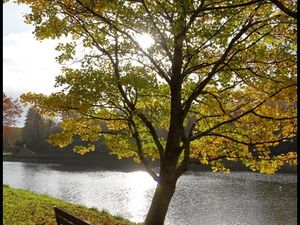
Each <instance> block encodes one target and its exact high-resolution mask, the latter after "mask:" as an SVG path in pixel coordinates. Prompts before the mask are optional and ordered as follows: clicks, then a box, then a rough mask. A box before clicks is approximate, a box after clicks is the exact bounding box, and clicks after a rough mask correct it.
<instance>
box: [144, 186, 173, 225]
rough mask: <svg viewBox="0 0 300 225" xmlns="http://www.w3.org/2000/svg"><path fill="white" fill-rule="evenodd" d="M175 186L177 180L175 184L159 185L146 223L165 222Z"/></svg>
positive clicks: (153, 224) (149, 224) (150, 224)
mask: <svg viewBox="0 0 300 225" xmlns="http://www.w3.org/2000/svg"><path fill="white" fill-rule="evenodd" d="M175 186H176V182H175V183H174V184H164V185H161V184H158V185H157V187H156V190H155V194H154V197H153V199H152V203H151V206H150V209H149V211H148V214H147V217H146V221H145V225H163V224H164V221H165V217H166V214H167V211H168V207H169V204H170V202H171V198H172V196H173V194H174V192H175Z"/></svg>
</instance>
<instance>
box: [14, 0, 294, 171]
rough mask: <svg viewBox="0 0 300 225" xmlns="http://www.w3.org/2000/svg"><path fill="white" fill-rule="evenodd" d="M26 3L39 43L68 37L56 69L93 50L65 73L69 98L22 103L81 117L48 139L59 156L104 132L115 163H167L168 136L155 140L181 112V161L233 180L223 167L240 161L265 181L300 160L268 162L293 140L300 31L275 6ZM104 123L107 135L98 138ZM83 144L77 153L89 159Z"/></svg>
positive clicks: (35, 97)
mask: <svg viewBox="0 0 300 225" xmlns="http://www.w3.org/2000/svg"><path fill="white" fill-rule="evenodd" d="M19 2H24V3H27V4H29V5H31V7H32V13H31V14H29V15H27V22H29V23H32V24H33V25H35V28H36V30H35V34H36V37H37V38H38V39H45V38H58V37H60V36H63V35H69V36H70V37H72V38H73V40H74V41H73V42H70V43H67V44H60V45H59V46H58V48H57V49H58V50H60V51H61V52H62V54H61V56H60V57H58V61H59V62H64V61H69V60H75V59H76V57H79V56H78V54H76V52H77V51H79V50H78V48H79V46H80V45H81V44H82V45H83V46H84V47H85V48H86V49H88V51H87V53H85V54H84V55H81V57H82V59H81V67H80V68H77V69H75V68H64V69H63V74H62V75H60V76H58V77H57V86H62V87H65V89H64V90H63V91H61V92H58V93H54V94H52V95H50V96H44V95H41V94H32V93H28V94H26V95H24V96H23V100H24V101H27V102H31V103H34V104H35V107H36V109H37V110H39V111H40V112H41V113H44V114H48V115H54V114H56V115H57V114H59V113H62V112H72V113H74V112H76V113H78V117H77V118H70V119H66V120H64V122H63V123H62V125H61V127H62V129H63V131H62V132H61V133H60V134H58V135H55V136H53V138H52V142H53V143H56V144H57V145H58V146H60V147H63V146H65V145H68V144H70V143H71V142H72V140H73V137H74V135H79V136H80V137H81V138H82V140H84V141H87V142H93V141H96V140H97V139H98V138H99V134H101V133H103V135H104V136H105V138H106V140H107V145H109V147H110V148H111V150H112V152H113V153H115V154H117V155H119V156H120V157H134V158H136V160H137V161H139V160H142V161H145V159H146V158H149V159H158V158H163V156H164V152H165V151H166V148H168V145H165V143H166V142H167V141H168V140H169V142H170V140H171V136H172V135H169V139H167V140H166V139H163V138H160V137H158V136H157V134H156V130H157V129H159V128H162V129H164V130H166V131H167V132H168V131H169V133H170V131H171V130H172V129H173V128H172V126H173V124H174V123H175V121H172V120H173V118H172V116H173V114H174V115H177V114H178V115H177V116H178V117H177V121H176V122H177V123H179V124H178V126H175V125H174V129H178V132H179V130H181V131H180V132H181V134H180V138H179V139H178V140H177V141H176V142H177V143H172V145H174V146H181V147H180V150H179V152H180V153H181V155H182V157H184V155H185V154H186V156H185V157H184V158H189V157H192V158H197V159H199V161H200V162H202V163H204V164H206V163H210V164H211V165H212V167H213V168H214V170H216V171H218V170H222V171H227V169H225V168H223V164H222V159H227V160H237V159H240V160H241V161H242V162H244V164H245V165H246V166H249V167H250V168H253V169H254V170H260V171H261V172H270V173H273V172H274V171H276V170H277V169H278V168H280V166H281V165H282V164H283V163H285V162H287V161H284V160H282V159H283V158H285V157H288V158H289V159H290V161H289V162H295V156H296V155H295V153H293V154H292V153H291V154H290V155H289V156H287V155H286V156H285V157H273V158H271V157H269V147H270V146H272V145H277V144H278V143H279V142H280V141H283V140H289V139H291V138H294V137H295V133H296V94H295V93H296V86H295V85H296V66H295V61H296V53H295V49H294V47H293V46H295V45H296V42H295V41H296V40H295V38H294V37H295V29H296V27H295V26H296V23H295V21H294V20H293V18H292V17H289V16H288V15H286V14H285V13H284V12H282V11H280V10H278V8H276V7H275V6H274V5H273V4H271V3H268V2H260V1H258V3H253V4H250V3H249V5H248V4H247V3H245V2H238V1H234V2H232V4H233V6H229V5H226V3H225V2H224V3H215V2H212V3H206V4H205V3H204V2H201V4H198V5H197V3H193V2H190V1H184V2H181V3H180V1H179V2H178V3H176V2H174V3H171V2H167V1H166V2H158V1H152V2H144V1H134V2H132V1H121V2H120V1H112V2H111V1H110V2H108V1H99V2H97V3H96V2H90V1H74V2H73V1H67V0H65V1H63V0H62V1H56V2H55V4H52V3H51V4H50V2H47V1H38V2H36V1H29V0H22V1H19ZM129 2H130V3H129ZM238 3H240V4H238ZM293 4H294V3H293V2H292V1H289V2H288V3H286V7H290V8H293V7H294V5H293ZM133 12H134V13H133ZM199 28H201V29H199ZM135 33H148V34H150V35H151V36H152V37H153V38H154V40H155V43H154V45H153V46H152V47H150V48H149V49H143V48H141V47H140V46H139V43H138V41H137V40H136V39H135V38H134V37H135V36H134V34H135ZM176 104H177V105H176ZM175 105H176V107H175ZM175 111H176V112H177V113H176V112H175ZM175 117H176V116H175ZM175 117H174V118H175ZM99 121H105V122H106V123H107V126H108V128H109V132H101V127H100V126H99ZM175 127H176V128H175ZM178 127H180V128H178ZM182 132H184V134H182ZM88 146H89V147H84V146H76V147H75V148H74V149H75V150H77V151H78V152H80V153H85V152H88V151H91V150H93V147H92V144H89V145H88ZM188 146H190V147H188ZM248 146H255V148H252V150H250V148H249V147H248ZM189 148H190V149H189ZM253 149H254V150H253ZM291 150H292V149H291ZM170 151H174V150H170ZM253 151H254V152H255V153H254V152H253ZM256 153H257V154H256ZM254 155H257V156H258V157H254ZM182 157H181V159H182ZM290 157H292V158H290ZM179 158H180V157H179ZM180 162H184V161H180V160H179V161H178V163H177V165H178V167H179V166H180ZM182 165H183V164H182ZM264 167H268V168H269V167H270V168H272V169H265V168H264Z"/></svg>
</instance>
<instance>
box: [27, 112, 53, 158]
mask: <svg viewBox="0 0 300 225" xmlns="http://www.w3.org/2000/svg"><path fill="white" fill-rule="evenodd" d="M53 129H55V123H54V122H53V121H51V120H49V119H44V118H42V116H41V115H40V114H39V113H38V112H36V111H35V110H34V109H33V108H30V109H29V110H28V112H27V116H26V121H25V126H24V128H23V130H22V139H23V143H24V144H26V146H27V147H28V148H29V149H30V150H31V151H33V152H35V153H45V152H49V150H50V147H51V146H50V145H49V143H47V139H48V138H49V136H50V134H51V133H52V131H53Z"/></svg>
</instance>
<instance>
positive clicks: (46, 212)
mask: <svg viewBox="0 0 300 225" xmlns="http://www.w3.org/2000/svg"><path fill="white" fill-rule="evenodd" d="M53 206H58V207H61V208H63V209H65V210H67V211H69V212H71V213H72V214H74V215H76V216H78V217H80V218H82V219H84V220H86V221H88V222H90V223H92V224H94V225H100V224H101V225H134V224H135V225H136V223H132V222H130V221H128V220H126V219H123V218H121V217H119V216H112V215H110V214H109V213H108V212H106V211H98V210H97V209H94V208H87V207H84V206H80V205H73V204H71V203H68V202H65V201H63V200H59V199H55V198H52V197H49V196H47V195H41V194H35V193H33V192H30V191H26V190H21V189H14V188H11V187H9V186H8V185H3V224H4V225H56V221H55V215H54V210H53Z"/></svg>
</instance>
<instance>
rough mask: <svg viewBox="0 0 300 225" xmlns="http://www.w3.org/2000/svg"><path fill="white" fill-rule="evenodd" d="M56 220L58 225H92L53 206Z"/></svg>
mask: <svg viewBox="0 0 300 225" xmlns="http://www.w3.org/2000/svg"><path fill="white" fill-rule="evenodd" d="M54 212H55V216H56V222H57V224H58V225H92V224H90V223H89V222H87V221H84V220H82V219H80V218H79V217H77V216H75V215H72V214H71V213H69V212H67V211H65V210H63V209H61V208H58V207H56V206H54Z"/></svg>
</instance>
